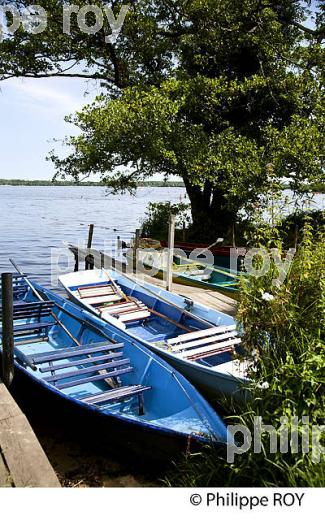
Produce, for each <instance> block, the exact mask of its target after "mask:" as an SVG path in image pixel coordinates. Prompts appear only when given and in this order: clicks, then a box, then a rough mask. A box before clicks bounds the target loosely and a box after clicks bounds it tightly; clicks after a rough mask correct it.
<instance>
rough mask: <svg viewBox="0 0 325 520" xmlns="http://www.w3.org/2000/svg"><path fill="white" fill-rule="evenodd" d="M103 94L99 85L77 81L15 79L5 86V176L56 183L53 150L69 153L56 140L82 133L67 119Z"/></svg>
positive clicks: (1, 121) (1, 103)
mask: <svg viewBox="0 0 325 520" xmlns="http://www.w3.org/2000/svg"><path fill="white" fill-rule="evenodd" d="M87 90H88V92H89V94H88V95H86V96H85V94H84V93H85V91H87ZM98 93H99V90H98V88H97V85H96V83H95V82H86V81H83V80H80V79H71V78H67V79H66V78H44V79H43V78H42V79H18V78H13V79H10V80H6V81H4V82H2V83H0V178H2V179H51V178H52V177H53V175H54V173H55V171H54V167H53V165H52V163H51V162H48V161H46V160H45V158H46V156H47V155H48V153H49V151H50V150H52V149H53V148H55V149H56V150H57V151H60V150H61V151H62V150H63V148H62V146H61V144H58V143H54V142H53V139H54V138H56V139H62V138H63V137H64V136H66V135H72V134H73V133H75V131H76V130H75V127H74V126H73V125H70V124H68V123H65V121H64V116H66V115H67V114H70V113H72V112H75V111H76V110H78V109H80V108H82V107H83V106H84V105H85V104H87V103H89V102H90V101H91V100H92V99H94V97H95V96H96V95H97V94H98Z"/></svg>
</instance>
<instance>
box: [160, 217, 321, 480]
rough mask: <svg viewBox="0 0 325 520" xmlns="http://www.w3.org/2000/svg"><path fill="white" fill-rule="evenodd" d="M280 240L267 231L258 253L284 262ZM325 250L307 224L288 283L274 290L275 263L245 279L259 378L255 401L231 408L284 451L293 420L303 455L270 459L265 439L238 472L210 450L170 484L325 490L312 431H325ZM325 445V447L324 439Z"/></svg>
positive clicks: (250, 346)
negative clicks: (273, 252) (275, 251)
mask: <svg viewBox="0 0 325 520" xmlns="http://www.w3.org/2000/svg"><path fill="white" fill-rule="evenodd" d="M278 236H279V235H277V230H275V229H269V233H266V230H265V229H261V230H260V232H257V233H255V237H254V245H255V247H262V246H263V247H277V248H279V251H280V254H281V255H282V258H283V257H285V255H286V252H285V251H284V250H282V242H281V241H279V239H278ZM324 246H325V231H324V228H323V229H320V230H319V231H318V232H317V233H315V231H314V229H313V227H312V225H311V224H310V221H308V219H307V222H306V223H305V226H304V230H303V234H302V239H301V242H300V244H299V246H298V248H297V251H296V254H295V256H294V259H293V261H292V263H291V266H290V268H289V272H288V273H287V276H286V279H285V281H284V282H283V283H282V284H281V285H278V284H274V279H277V278H278V274H279V271H278V268H277V267H276V265H275V263H274V262H271V268H270V270H269V271H268V272H267V273H266V274H265V275H263V276H262V277H259V278H254V277H251V278H249V279H246V278H243V280H242V292H241V301H240V305H239V312H238V320H239V323H240V324H241V325H242V326H243V330H244V335H243V342H244V345H245V348H246V350H247V352H248V353H249V355H250V358H251V360H252V364H253V366H254V370H252V371H251V374H250V377H251V381H252V383H251V385H250V391H251V399H250V401H248V402H247V404H246V405H245V406H244V407H241V408H239V407H238V405H235V404H232V403H228V410H230V407H232V409H231V415H232V418H231V421H232V422H234V423H240V424H242V425H245V426H247V427H248V428H249V430H250V432H252V433H253V431H254V430H253V429H254V417H261V418H262V422H263V424H264V425H272V426H273V427H274V428H275V429H276V432H277V445H278V446H279V439H280V432H281V431H283V427H284V426H283V424H284V423H283V418H286V419H285V420H287V422H288V436H289V439H290V438H291V433H293V434H294V433H295V430H296V432H297V433H298V438H299V440H300V443H299V452H298V453H295V450H294V449H293V445H292V444H290V442H289V445H288V450H287V452H286V453H280V451H279V449H278V450H277V452H276V453H270V435H269V434H268V433H266V432H264V433H263V434H262V447H261V452H260V453H254V451H253V449H250V450H248V451H247V452H246V453H243V454H241V455H236V456H235V460H234V462H233V463H232V464H230V463H228V462H227V461H226V460H225V459H224V458H222V457H221V456H220V455H219V454H217V453H216V452H215V450H214V448H212V447H207V448H206V449H205V450H203V451H202V453H201V454H196V455H190V456H187V458H186V459H185V460H184V461H183V463H182V464H180V465H178V466H177V468H176V471H175V472H173V474H171V475H169V476H168V478H167V482H168V483H169V484H172V485H178V486H323V485H324V483H325V460H324V459H325V455H324V454H323V455H321V454H319V459H320V460H319V462H316V461H315V458H317V453H316V452H315V439H314V443H312V426H314V427H315V426H323V425H324V417H325V270H324ZM295 417H297V418H298V424H297V425H295V421H294V418H295ZM281 418H282V419H281ZM307 418H308V420H309V424H306V422H307ZM303 423H305V424H303ZM281 428H282V430H281ZM306 431H307V432H308V435H307V436H306ZM303 432H304V434H305V435H304V436H303V437H302V433H303ZM302 438H303V439H304V440H303V441H302ZM238 441H240V442H242V439H238ZM320 442H321V444H322V445H323V446H324V445H325V435H324V433H323V434H322V438H320ZM313 449H314V452H313ZM323 451H324V449H323Z"/></svg>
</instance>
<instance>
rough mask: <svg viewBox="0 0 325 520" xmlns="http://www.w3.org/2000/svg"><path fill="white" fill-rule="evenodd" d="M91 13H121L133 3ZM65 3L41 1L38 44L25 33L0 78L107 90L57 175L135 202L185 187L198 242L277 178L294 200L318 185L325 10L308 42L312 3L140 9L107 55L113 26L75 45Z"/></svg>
mask: <svg viewBox="0 0 325 520" xmlns="http://www.w3.org/2000/svg"><path fill="white" fill-rule="evenodd" d="M7 3H10V4H11V5H12V4H14V5H17V6H19V7H22V6H24V5H26V4H29V2H28V1H27V0H20V1H19V2H18V1H17V2H16V1H14V2H12V1H10V2H9V1H8V0H0V5H1V4H7ZM75 3H76V4H77V5H80V6H81V5H83V4H84V2H82V1H81V0H78V1H76V2H75ZM93 3H96V4H97V5H103V4H104V3H105V5H108V6H113V5H114V9H115V11H114V12H115V14H117V13H118V12H119V9H120V7H121V5H122V3H123V2H122V0H120V1H114V2H113V1H105V2H101V1H99V0H96V1H95V0H94V2H93ZM62 4H63V0H62V1H59V0H44V1H43V2H42V5H43V6H44V7H45V8H46V9H47V10H48V12H49V23H48V29H47V30H46V31H45V32H44V33H42V34H41V35H30V34H28V33H27V32H26V31H25V30H24V29H22V28H21V29H20V30H19V31H17V32H16V33H15V34H14V35H12V36H10V37H8V38H6V39H4V41H3V42H2V43H0V50H1V53H0V78H1V77H2V78H8V77H12V76H26V77H42V76H50V75H58V76H77V77H88V78H95V79H99V80H100V82H101V87H102V88H103V94H102V95H101V96H99V97H98V99H97V100H96V102H95V103H94V104H92V105H90V106H86V107H85V108H84V109H83V110H82V111H80V112H78V113H77V114H76V115H75V116H71V117H70V118H68V121H70V122H71V123H72V124H74V125H76V126H77V128H78V129H79V131H80V134H79V135H78V136H74V137H71V138H68V139H67V140H66V141H65V144H66V145H67V146H68V149H69V150H70V153H69V155H68V156H67V157H65V158H61V157H57V156H56V155H55V154H51V155H50V158H51V159H52V160H53V161H54V163H55V165H56V168H57V177H62V178H63V179H65V178H66V177H72V178H74V179H75V180H79V179H80V178H82V179H83V178H85V177H88V176H89V175H92V174H100V175H101V178H102V180H103V182H105V183H108V184H109V185H110V186H111V185H113V186H114V188H116V189H122V190H125V189H130V190H132V189H135V188H136V186H137V183H138V182H139V181H144V180H148V178H150V177H151V176H152V175H153V174H154V173H162V174H164V175H165V177H166V178H168V177H169V176H175V175H176V176H178V177H180V178H181V179H182V180H183V182H184V184H185V187H186V190H187V193H188V196H189V199H190V202H191V211H192V219H193V226H194V228H195V229H196V231H197V234H198V236H200V238H202V239H204V238H207V239H208V238H209V237H215V234H216V228H217V227H218V225H220V223H222V224H223V226H225V227H226V228H229V229H230V228H231V226H232V225H233V223H234V221H235V220H236V217H237V214H238V212H239V210H240V209H242V208H244V207H245V208H246V206H247V205H250V204H253V203H256V201H258V200H259V199H260V196H261V194H262V195H264V194H265V193H267V192H268V191H269V190H270V184H272V186H273V187H272V190H273V189H274V185H275V182H274V181H275V180H277V184H278V185H279V186H280V181H283V178H287V183H288V184H289V187H290V188H292V189H293V190H294V191H296V192H300V191H302V190H303V189H305V188H306V186H307V185H308V186H309V185H310V183H317V182H320V181H321V179H322V178H323V171H324V155H323V149H324V135H325V134H324V92H323V90H322V88H321V86H322V80H323V77H322V75H323V70H324V56H323V54H324V53H323V52H322V40H323V37H325V31H324V11H323V10H322V9H321V10H320V14H319V15H318V16H317V19H316V21H315V23H316V28H315V30H311V29H310V28H308V27H307V26H305V25H304V24H305V22H306V19H307V17H308V15H309V10H308V6H309V5H310V2H300V1H299V0H276V1H275V0H218V1H217V2H216V1H215V0H175V1H173V2H170V0H160V1H159V2H157V1H156V0H137V2H132V3H131V6H130V11H129V14H128V15H127V18H126V20H125V24H124V26H123V30H122V32H121V34H120V36H119V38H118V39H117V41H116V43H114V44H111V43H104V40H105V34H106V33H107V32H108V27H107V24H106V26H105V28H104V29H103V30H102V31H100V32H99V33H97V34H94V35H86V34H83V33H82V32H81V31H80V30H79V28H78V26H77V23H76V18H75V17H72V19H73V23H72V30H71V36H70V35H65V34H62ZM321 7H322V6H321ZM60 22H61V26H60ZM73 65H76V66H77V68H76V67H74V66H73ZM270 164H272V168H273V177H272V180H271V182H270V176H269V167H268V165H270Z"/></svg>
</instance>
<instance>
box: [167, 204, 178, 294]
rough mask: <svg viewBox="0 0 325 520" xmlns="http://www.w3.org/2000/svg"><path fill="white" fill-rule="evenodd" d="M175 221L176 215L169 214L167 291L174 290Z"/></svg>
mask: <svg viewBox="0 0 325 520" xmlns="http://www.w3.org/2000/svg"><path fill="white" fill-rule="evenodd" d="M175 221H176V217H175V215H173V214H172V213H171V214H170V216H169V226H168V261H167V271H166V273H167V278H166V289H167V291H171V290H172V284H173V258H174V243H175Z"/></svg>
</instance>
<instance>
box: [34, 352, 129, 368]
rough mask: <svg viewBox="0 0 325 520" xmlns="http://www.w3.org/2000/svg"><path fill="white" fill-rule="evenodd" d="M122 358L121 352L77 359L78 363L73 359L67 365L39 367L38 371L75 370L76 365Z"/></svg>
mask: <svg viewBox="0 0 325 520" xmlns="http://www.w3.org/2000/svg"><path fill="white" fill-rule="evenodd" d="M121 356H123V352H112V353H111V354H105V355H104V356H92V357H89V358H83V359H79V360H78V361H77V360H76V359H75V360H74V361H70V362H67V363H61V364H60V365H52V366H47V367H40V368H39V371H40V372H42V373H44V372H53V370H62V369H63V368H69V367H71V368H73V367H74V368H75V367H77V366H78V365H89V363H94V362H95V361H96V363H97V362H98V361H105V360H106V359H116V358H119V357H121Z"/></svg>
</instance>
